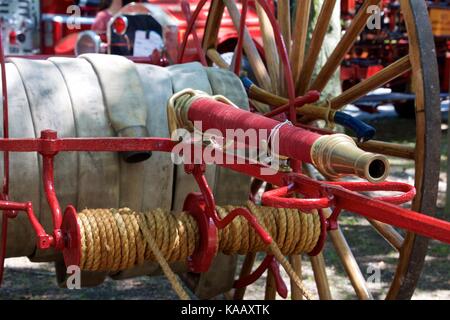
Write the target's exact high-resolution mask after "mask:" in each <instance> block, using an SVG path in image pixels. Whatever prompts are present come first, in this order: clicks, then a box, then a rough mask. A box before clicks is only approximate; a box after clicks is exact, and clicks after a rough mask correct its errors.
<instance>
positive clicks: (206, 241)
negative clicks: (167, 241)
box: [183, 193, 219, 273]
mask: <svg viewBox="0 0 450 320" xmlns="http://www.w3.org/2000/svg"><path fill="white" fill-rule="evenodd" d="M183 210H184V211H186V212H188V213H189V214H190V215H191V216H193V217H194V219H195V220H196V221H197V225H198V229H199V231H200V242H199V245H198V247H197V248H196V249H195V252H194V253H193V254H192V256H191V257H189V258H188V267H189V270H190V271H191V272H195V273H200V272H206V271H208V269H209V267H210V266H211V263H212V260H213V259H214V257H215V255H216V253H217V249H218V247H219V245H218V235H217V228H216V226H215V224H214V221H213V220H212V219H211V218H210V217H208V216H207V215H206V214H205V210H206V202H205V199H204V197H203V195H202V194H201V193H190V194H189V195H188V196H187V197H186V200H185V201H184V205H183Z"/></svg>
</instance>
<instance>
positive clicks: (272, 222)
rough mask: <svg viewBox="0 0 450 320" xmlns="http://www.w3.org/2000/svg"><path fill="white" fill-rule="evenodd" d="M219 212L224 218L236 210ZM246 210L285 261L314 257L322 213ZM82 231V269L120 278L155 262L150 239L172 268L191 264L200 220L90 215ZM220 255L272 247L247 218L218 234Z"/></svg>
mask: <svg viewBox="0 0 450 320" xmlns="http://www.w3.org/2000/svg"><path fill="white" fill-rule="evenodd" d="M236 208H237V207H234V206H223V207H217V208H216V209H217V212H218V214H219V215H220V217H221V218H223V217H225V216H226V215H227V214H228V213H229V212H231V211H232V210H234V209H236ZM246 208H247V209H248V210H249V211H250V212H251V213H252V214H253V215H254V216H255V217H256V218H257V219H258V221H260V222H262V224H263V225H264V226H265V227H266V228H267V231H268V232H269V233H270V235H271V236H272V238H273V240H274V242H275V243H276V244H277V245H278V247H279V249H280V251H281V253H282V254H283V255H285V256H289V255H294V254H300V253H309V252H311V251H312V250H313V249H314V247H315V246H316V244H317V242H318V240H319V237H320V232H321V223H320V217H319V215H318V214H317V212H313V213H303V212H299V211H298V210H294V209H281V208H269V207H260V206H255V205H252V204H248V205H247V206H246ZM76 223H77V224H78V226H79V230H80V248H81V250H80V268H81V269H82V270H86V271H108V272H117V271H121V270H125V269H129V268H132V267H134V266H137V265H141V264H143V263H144V262H145V261H156V260H157V259H156V257H155V254H154V253H153V252H152V249H151V247H150V246H149V244H148V242H147V241H146V238H148V237H149V238H151V239H152V240H153V241H154V243H155V244H156V247H157V248H158V250H159V251H160V252H161V253H162V256H163V258H164V259H165V260H166V261H167V262H170V263H171V262H176V261H187V259H188V257H190V256H191V255H192V254H193V253H194V251H195V249H196V247H197V246H198V243H199V237H200V233H199V229H198V225H197V222H196V220H195V219H194V217H192V216H191V215H190V214H189V213H187V212H179V213H170V212H166V211H164V210H162V209H155V210H152V211H149V212H146V213H141V212H135V211H133V210H131V209H128V208H122V209H85V210H83V211H82V212H80V213H79V214H78V216H77V220H76ZM218 239H219V247H218V250H219V251H220V252H223V253H225V254H228V255H235V254H240V255H244V254H247V253H250V252H265V251H267V249H268V248H267V245H266V244H265V243H264V242H263V241H262V240H261V238H260V237H259V236H258V234H257V233H256V231H255V230H254V229H253V228H252V227H251V226H250V225H249V223H248V221H247V220H246V219H244V218H243V217H237V218H236V219H234V220H233V222H232V223H230V224H229V225H228V226H227V227H226V228H224V229H221V230H218Z"/></svg>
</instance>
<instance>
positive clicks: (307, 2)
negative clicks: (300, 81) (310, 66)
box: [290, 0, 311, 80]
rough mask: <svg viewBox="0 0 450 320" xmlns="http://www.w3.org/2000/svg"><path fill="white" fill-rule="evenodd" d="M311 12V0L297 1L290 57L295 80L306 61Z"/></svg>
mask: <svg viewBox="0 0 450 320" xmlns="http://www.w3.org/2000/svg"><path fill="white" fill-rule="evenodd" d="M310 12H311V0H302V1H297V9H296V13H295V24H294V30H293V32H292V35H293V37H292V50H291V56H290V58H291V66H292V72H293V76H294V80H296V79H297V78H298V77H299V76H300V70H301V68H302V66H303V61H304V59H305V49H306V39H307V35H308V24H309V15H310Z"/></svg>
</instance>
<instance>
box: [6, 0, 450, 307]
mask: <svg viewBox="0 0 450 320" xmlns="http://www.w3.org/2000/svg"><path fill="white" fill-rule="evenodd" d="M249 3H250V1H246V0H243V1H240V2H239V5H242V7H239V8H238V6H237V4H236V1H234V0H212V1H206V0H201V1H199V3H198V5H197V8H196V9H195V11H194V12H192V17H191V19H190V22H189V23H188V27H187V32H186V33H185V36H184V44H186V42H187V38H188V37H189V36H191V35H193V36H194V37H195V32H196V31H195V28H194V25H195V21H196V18H197V15H198V14H199V13H200V12H203V7H204V6H205V5H206V4H208V5H209V15H208V19H207V22H206V25H205V33H204V36H203V41H202V43H200V42H198V46H197V48H198V51H199V52H198V53H199V55H203V57H204V59H203V60H204V64H203V65H202V64H200V63H197V62H193V63H185V64H175V65H172V66H169V67H161V66H155V65H150V64H142V63H134V62H133V61H131V60H129V59H127V58H125V57H121V56H115V55H101V54H85V55H81V56H79V57H77V58H68V57H50V58H48V59H45V60H36V59H27V58H10V59H5V57H4V56H3V53H2V56H1V57H0V60H1V66H2V77H1V80H2V89H3V90H2V91H3V113H2V115H3V119H2V123H3V137H2V138H1V139H0V150H1V151H2V152H3V161H2V169H3V170H2V172H3V176H2V181H3V189H2V193H1V196H2V198H1V200H0V209H1V210H3V214H2V232H1V239H2V241H1V253H2V256H1V257H0V265H1V267H0V274H2V273H3V262H4V259H5V257H18V256H27V257H29V258H30V259H31V260H32V261H37V262H39V261H56V266H57V268H56V269H57V274H58V279H59V282H60V284H62V285H63V284H64V276H66V270H67V269H66V268H67V267H68V266H78V267H79V268H80V269H81V270H82V283H83V285H85V286H92V285H99V284H101V283H102V282H103V280H104V279H105V277H106V276H110V277H112V278H114V279H124V278H129V277H133V276H137V275H151V274H155V273H157V272H158V270H159V269H160V267H161V268H162V270H163V272H164V273H165V274H166V275H167V277H168V278H169V280H170V282H171V284H172V285H173V288H174V289H175V290H176V292H177V293H178V294H179V296H180V298H183V299H184V298H189V295H188V294H187V293H186V292H185V290H184V289H183V287H182V286H181V284H180V280H179V279H178V277H177V275H176V274H177V273H178V274H183V279H184V280H185V282H186V283H187V284H188V286H189V287H190V288H191V289H192V290H193V293H194V294H195V295H197V296H198V297H200V298H210V297H213V296H216V295H218V294H221V293H224V292H228V291H229V290H230V289H232V288H235V291H234V297H235V298H236V299H242V298H243V296H244V293H245V288H246V287H247V286H248V285H251V284H252V283H253V282H255V281H256V280H257V279H258V278H259V277H260V276H261V275H262V274H263V273H264V272H265V271H267V272H268V274H269V275H270V277H268V280H267V283H268V285H267V289H266V298H274V297H275V293H276V292H278V294H279V295H280V296H282V297H286V296H287V294H288V293H287V287H286V285H285V284H284V282H283V279H282V277H281V276H280V266H281V267H282V268H283V269H284V270H285V271H286V272H287V274H288V275H289V277H290V279H291V288H292V297H293V298H301V297H306V298H312V297H314V295H312V294H311V293H308V290H306V289H305V288H304V286H303V284H302V282H301V277H300V276H299V262H300V255H301V254H303V255H309V256H310V257H311V263H312V266H313V270H314V275H315V279H316V283H317V292H318V296H319V297H320V298H323V299H328V298H331V292H330V287H329V284H328V280H327V275H326V270H325V265H324V260H323V256H322V250H323V248H324V244H325V241H326V239H327V238H329V239H331V240H332V243H333V245H334V247H335V248H336V251H337V253H338V255H339V257H341V259H342V262H343V264H344V267H345V270H346V272H347V274H348V276H349V278H350V281H351V284H352V286H353V287H354V289H355V292H356V294H357V296H358V297H359V298H361V299H370V298H372V295H371V293H370V291H369V290H368V289H367V287H366V284H365V280H364V277H363V276H362V273H361V271H360V270H359V269H358V266H357V264H356V262H355V259H354V257H353V254H352V251H351V249H350V247H349V246H348V244H347V242H346V240H345V237H344V235H343V233H342V231H341V230H340V227H339V216H340V213H341V212H342V211H349V212H352V213H356V214H357V215H360V216H362V217H365V218H367V219H368V221H369V222H370V224H371V225H372V226H373V227H374V228H375V229H376V230H377V231H378V232H379V233H380V234H381V235H382V236H383V237H384V238H385V239H386V241H387V242H388V243H389V244H390V245H391V246H392V247H393V248H395V249H396V250H397V251H398V253H399V257H398V264H397V270H396V273H395V275H394V276H393V278H392V283H391V286H390V289H389V292H388V294H387V298H390V299H393V298H410V297H411V295H412V293H413V292H414V288H415V286H416V282H417V279H418V277H419V275H420V272H421V268H422V265H423V261H424V258H425V255H426V249H427V241H428V238H432V239H436V240H439V241H442V242H445V243H450V223H449V222H446V221H443V220H439V219H436V218H434V217H432V216H431V215H433V213H434V210H435V204H436V195H437V182H438V174H439V161H440V158H439V148H440V147H439V141H440V139H439V134H440V129H439V128H440V110H439V85H438V79H437V65H436V60H435V59H433V56H434V44H433V37H432V33H431V27H430V23H429V19H428V16H427V10H426V3H425V1H421V0H413V1H409V0H401V1H400V3H401V10H402V13H403V15H404V17H405V23H406V28H407V29H408V35H409V37H410V39H409V40H410V41H409V43H410V49H409V53H408V55H406V56H404V57H403V58H401V59H399V60H398V61H396V62H394V63H393V64H392V65H390V66H387V67H386V68H384V69H383V70H382V71H380V72H378V73H377V74H375V75H373V76H372V77H370V78H368V79H366V80H364V81H362V82H360V83H359V84H357V85H356V86H354V87H351V88H350V89H348V90H346V91H344V92H343V93H339V92H334V94H335V95H334V96H332V95H330V94H327V95H324V94H323V92H324V90H325V88H326V86H327V83H328V82H329V80H330V79H331V78H332V77H333V75H334V74H335V72H336V70H337V69H338V68H339V65H340V63H341V62H342V60H343V59H344V57H345V54H346V52H348V51H349V50H350V49H351V47H352V44H353V43H354V42H355V40H356V39H357V37H358V34H359V33H360V32H361V30H362V29H363V28H364V26H365V24H366V21H367V19H368V18H369V16H370V14H371V13H370V10H367V9H368V7H369V6H371V5H377V4H378V3H379V1H377V0H367V1H364V4H363V5H362V8H361V9H360V11H359V12H358V14H357V15H356V16H355V18H354V20H353V21H352V23H351V25H350V26H349V28H348V29H347V31H346V33H345V34H344V35H343V36H342V38H340V39H339V40H338V41H337V42H336V45H335V47H334V48H333V50H331V51H330V52H328V53H327V54H328V60H327V61H325V62H324V63H323V64H322V65H321V66H319V67H318V69H317V70H315V65H316V61H317V59H318V57H319V56H320V55H322V54H323V52H322V49H323V42H324V39H325V38H326V37H327V33H328V32H329V28H328V26H329V24H330V21H331V19H332V16H333V15H335V14H336V12H337V13H338V9H336V8H337V7H338V6H337V4H338V2H337V1H335V0H325V1H324V2H323V5H322V7H321V10H320V12H319V14H318V17H317V19H316V20H317V21H316V22H314V25H312V26H309V23H310V22H311V20H310V19H309V12H310V6H311V4H312V1H298V4H297V6H296V8H295V10H292V12H293V13H294V14H295V24H294V25H292V26H291V25H290V22H291V18H290V14H291V10H290V9H291V8H290V5H289V3H290V2H289V1H282V0H279V1H278V8H277V13H278V19H277V18H276V16H275V15H274V12H273V11H272V9H271V7H270V6H269V4H268V2H267V1H266V0H258V1H255V2H251V5H254V6H255V8H256V10H257V12H258V17H259V20H260V25H261V32H262V38H263V42H264V56H262V55H261V54H260V53H259V51H258V50H256V47H255V44H254V42H253V41H252V40H251V38H250V37H249V33H248V30H247V29H246V27H245V18H246V12H247V11H248V6H249ZM224 10H227V11H228V13H229V15H230V17H231V18H232V20H233V23H234V25H235V27H236V30H237V31H238V34H239V39H238V43H237V45H236V49H235V54H234V57H233V61H232V64H231V66H229V65H228V63H227V62H226V61H224V60H223V59H222V58H221V55H220V54H219V52H218V51H217V48H216V44H217V41H216V36H217V34H218V31H219V28H220V20H221V17H222V16H223V12H224ZM308 29H311V30H312V36H311V37H310V39H308V31H307V30H308ZM336 31H337V34H339V37H340V32H339V30H334V32H336ZM197 39H198V37H197ZM0 43H1V41H0ZM183 51H184V47H183V46H181V48H180V52H179V59H180V61H182V59H183ZM2 52H3V51H2ZM243 54H245V57H246V58H247V59H248V62H249V64H250V65H251V68H252V71H253V73H254V76H255V79H253V81H252V80H250V79H249V78H247V77H246V74H245V72H241V66H240V64H241V63H240V62H241V57H242V55H243ZM213 64H214V65H215V66H214V67H212V65H213ZM217 66H218V67H217ZM219 67H220V68H219ZM230 70H231V71H230ZM232 71H233V72H232ZM410 71H411V73H412V79H413V85H414V90H415V93H416V144H415V146H407V145H401V144H395V143H392V142H385V141H378V140H374V139H373V138H374V134H375V132H374V131H375V130H374V128H372V127H370V126H368V125H366V124H364V123H362V122H361V121H359V120H356V119H353V118H351V117H349V116H346V115H345V114H343V113H341V112H340V111H339V109H341V108H342V107H343V106H345V105H346V104H348V103H351V102H352V101H354V100H356V99H358V98H360V97H361V96H364V95H365V94H367V93H368V92H370V91H372V90H374V89H376V88H378V87H380V86H382V85H383V84H385V83H387V82H389V81H391V80H392V79H394V78H396V77H398V76H400V75H402V74H405V73H407V72H410ZM314 120H325V122H326V123H327V124H328V125H329V127H332V125H333V124H334V123H336V122H340V123H343V124H345V125H347V126H349V127H350V128H351V129H352V130H353V132H354V133H355V137H351V136H350V135H346V134H342V133H335V132H333V131H332V130H330V128H326V129H323V128H319V127H317V126H314V125H313V124H314ZM242 135H243V136H244V138H243V139H241V137H242ZM392 157H397V158H403V159H409V160H412V161H414V164H415V165H414V167H415V173H416V174H415V184H414V185H410V184H405V183H400V182H389V181H386V178H387V177H388V173H389V166H390V159H392ZM174 163H175V164H174ZM350 176H354V177H359V178H362V180H361V179H352V180H349V179H346V177H350ZM380 191H381V193H378V192H380ZM402 204H404V205H403V206H401V205H402ZM408 207H410V209H409V208H408ZM397 228H399V229H403V230H405V231H406V232H405V233H401V232H400V231H399V230H398V229H397ZM258 252H263V253H265V255H266V256H265V258H264V259H263V261H262V263H261V264H260V265H259V266H258V267H257V268H255V269H253V265H254V262H255V256H256V254H257V253H258ZM238 255H245V260H244V262H243V265H242V268H241V270H240V274H239V277H238V278H237V279H235V271H236V266H237V263H236V257H237V256H238Z"/></svg>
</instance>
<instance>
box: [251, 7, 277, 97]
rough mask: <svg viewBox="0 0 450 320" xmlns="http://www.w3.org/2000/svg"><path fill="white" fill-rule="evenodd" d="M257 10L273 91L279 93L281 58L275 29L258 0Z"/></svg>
mask: <svg viewBox="0 0 450 320" xmlns="http://www.w3.org/2000/svg"><path fill="white" fill-rule="evenodd" d="M256 12H257V14H258V18H259V25H260V28H261V33H262V40H263V44H264V54H265V58H266V62H267V69H268V70H269V75H270V79H271V83H272V92H277V93H279V91H278V85H279V83H280V77H279V72H280V70H279V66H280V59H279V57H278V51H277V45H276V43H275V37H274V34H273V29H272V26H271V24H270V21H269V18H268V17H267V14H266V13H265V12H264V10H263V8H261V5H260V4H259V2H258V1H256Z"/></svg>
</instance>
